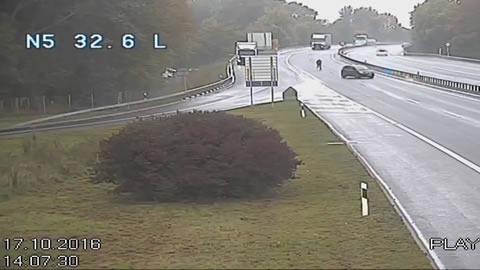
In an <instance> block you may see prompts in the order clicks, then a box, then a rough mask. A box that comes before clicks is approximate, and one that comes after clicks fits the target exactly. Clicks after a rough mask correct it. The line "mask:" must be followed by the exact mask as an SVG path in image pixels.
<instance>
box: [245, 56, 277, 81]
mask: <svg viewBox="0 0 480 270" xmlns="http://www.w3.org/2000/svg"><path fill="white" fill-rule="evenodd" d="M245 77H246V80H245V81H246V82H245V83H246V86H247V87H265V86H278V56H277V55H256V56H249V57H245Z"/></svg>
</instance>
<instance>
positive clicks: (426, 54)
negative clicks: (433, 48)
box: [403, 52, 480, 64]
mask: <svg viewBox="0 0 480 270" xmlns="http://www.w3.org/2000/svg"><path fill="white" fill-rule="evenodd" d="M403 55H405V56H426V57H436V58H442V59H448V60H458V61H464V62H472V63H477V64H480V59H475V58H467V57H458V56H446V55H439V54H434V53H412V52H404V53H403Z"/></svg>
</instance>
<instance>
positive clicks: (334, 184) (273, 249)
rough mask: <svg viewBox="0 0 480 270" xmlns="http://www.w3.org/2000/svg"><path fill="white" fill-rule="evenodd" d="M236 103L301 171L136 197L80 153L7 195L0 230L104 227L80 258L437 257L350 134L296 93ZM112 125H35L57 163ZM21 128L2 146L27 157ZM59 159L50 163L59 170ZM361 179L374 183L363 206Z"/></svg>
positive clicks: (159, 263)
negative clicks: (276, 137)
mask: <svg viewBox="0 0 480 270" xmlns="http://www.w3.org/2000/svg"><path fill="white" fill-rule="evenodd" d="M231 113H233V114H241V115H245V116H247V117H251V118H254V119H257V120H259V121H262V122H264V123H265V124H266V125H269V126H271V127H274V128H275V129H277V130H279V131H280V133H281V134H282V136H283V137H284V138H285V140H286V141H287V143H288V144H289V145H290V146H291V147H292V148H293V149H294V151H295V152H296V153H298V154H299V159H301V160H303V162H304V165H303V166H301V167H300V168H299V170H298V171H297V176H298V179H295V180H290V181H288V182H287V183H286V184H285V185H284V186H283V187H282V188H281V190H279V191H278V192H276V193H275V194H274V195H272V196H271V197H267V198H262V199H258V200H251V201H241V200H238V201H228V202H224V203H215V204H203V205H196V204H179V203H165V204H158V205H154V204H133V205H129V204H126V203H122V202H121V201H119V200H118V199H117V198H116V197H114V195H112V193H111V191H112V190H113V187H112V186H110V185H93V184H90V183H89V182H87V181H86V180H85V176H84V175H83V174H82V169H85V166H86V165H84V166H83V167H82V166H80V168H74V169H72V172H74V173H72V172H69V173H68V175H69V177H65V176H63V178H62V179H61V181H58V182H56V183H55V184H53V183H54V182H52V181H51V180H45V182H44V183H43V184H38V183H36V184H35V186H36V187H37V188H36V189H35V190H30V191H28V192H27V191H26V192H21V193H19V194H14V195H12V196H11V197H9V198H8V199H6V200H4V201H3V202H0V232H1V233H0V234H1V236H2V238H3V237H6V236H8V237H13V236H17V237H19V236H21V237H24V238H33V237H36V238H38V237H50V238H52V239H57V238H61V237H89V238H92V237H99V238H100V239H101V240H102V249H101V250H100V251H88V252H77V254H78V255H79V256H80V260H81V267H82V268H124V269H126V268H136V269H138V268H150V269H153V268H155V269H160V268H182V269H191V268H237V269H238V268H263V269H265V268H291V269H299V268H304V269H305V268H310V269H312V268H324V269H325V268H330V269H332V268H350V269H353V268H370V269H371V268H376V269H384V268H390V269H398V268H402V269H412V268H417V269H418V268H421V269H425V268H431V266H430V264H429V261H428V260H427V258H426V256H425V255H424V254H423V253H422V252H421V250H420V249H419V248H418V247H417V245H416V244H415V241H414V240H413V239H412V237H411V235H410V234H409V232H408V230H407V228H406V227H405V225H404V224H403V223H402V221H401V218H400V217H399V216H398V215H397V214H396V212H395V211H394V209H393V207H392V206H391V205H390V204H389V202H388V200H387V198H386V197H385V195H384V194H383V193H382V191H381V190H380V188H379V186H378V185H377V183H376V182H375V180H373V179H372V178H370V177H369V175H368V174H367V172H366V171H365V169H364V168H363V167H362V166H361V165H360V163H359V162H358V161H357V160H356V159H355V157H354V156H353V155H352V154H351V153H350V152H349V151H348V149H347V148H346V147H345V146H343V145H340V146H338V145H337V146H330V145H328V144H327V143H328V142H331V141H338V139H337V138H336V137H335V136H334V135H333V134H332V133H331V131H330V130H329V129H328V128H327V127H326V126H325V125H324V124H323V123H322V122H321V121H319V120H317V119H316V118H314V117H313V116H312V115H310V114H309V115H308V118H307V119H299V117H298V116H299V113H298V107H297V105H296V104H292V103H279V104H276V105H275V107H274V108H272V107H271V105H266V106H260V107H256V108H248V109H242V110H236V111H233V112H231ZM115 131H116V129H95V130H86V131H83V132H63V133H55V134H54V135H52V134H49V135H39V136H38V137H37V145H52V144H55V143H54V142H56V144H57V145H61V146H60V147H58V146H57V148H59V149H61V151H58V152H59V154H58V155H59V157H57V159H55V158H53V157H50V158H51V159H52V160H53V161H55V162H57V163H60V161H61V160H63V159H68V158H69V157H70V158H72V157H75V158H77V156H78V157H79V160H78V163H80V164H89V162H91V158H92V156H94V154H93V153H94V152H95V151H96V150H97V148H98V144H97V143H95V142H96V141H98V140H100V139H101V138H103V137H105V136H107V135H108V134H112V133H113V132H115ZM26 140H27V141H28V140H29V139H28V137H27V139H25V138H13V139H8V140H2V141H0V149H1V150H0V151H1V152H0V155H2V156H5V155H6V153H7V152H8V153H10V155H16V157H15V158H16V159H17V158H18V159H20V158H25V157H23V156H24V155H25V154H23V148H24V147H23V146H24V145H25V141H26ZM50 147H51V149H50V150H51V151H53V152H55V150H54V149H56V148H55V147H53V146H50ZM52 147H53V148H52ZM32 151H33V152H35V151H36V150H32ZM89 153H90V154H89ZM26 155H27V156H28V155H30V154H26ZM40 158H42V156H40ZM43 158H44V159H45V158H46V157H43ZM26 159H27V160H30V159H32V160H36V159H34V158H33V157H28V158H26ZM45 163H48V161H47V162H45ZM0 164H3V161H2V163H0ZM59 166H60V165H57V166H51V168H49V170H50V173H52V174H56V175H57V178H58V177H59V176H60V175H61V174H60V173H59V171H58V170H59ZM63 166H66V165H63ZM5 169H8V168H6V167H5V168H4V170H5ZM72 175H75V177H73V176H72ZM25 177H26V176H25ZM360 181H366V182H368V183H369V198H370V204H371V209H370V210H371V215H370V216H368V217H365V218H362V217H361V216H360V198H359V197H360V188H359V186H360ZM20 182H22V179H20ZM30 182H32V181H30ZM33 182H34V181H33ZM20 185H21V184H20ZM32 185H33V184H32ZM1 188H4V186H1ZM24 253H28V252H24ZM14 254H16V253H15V252H11V255H14ZM50 254H52V255H53V254H57V253H54V252H51V253H50ZM2 257H3V256H2Z"/></svg>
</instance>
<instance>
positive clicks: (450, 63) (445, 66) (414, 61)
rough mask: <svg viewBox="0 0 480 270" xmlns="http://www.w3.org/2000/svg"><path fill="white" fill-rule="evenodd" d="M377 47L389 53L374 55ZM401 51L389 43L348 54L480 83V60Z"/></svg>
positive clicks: (400, 68) (388, 64) (434, 75)
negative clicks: (387, 54) (467, 60)
mask: <svg viewBox="0 0 480 270" xmlns="http://www.w3.org/2000/svg"><path fill="white" fill-rule="evenodd" d="M377 48H385V49H387V50H388V51H389V53H390V55H389V56H376V49H377ZM402 51H403V49H402V48H401V46H399V45H390V46H377V47H364V48H359V49H355V50H353V51H351V52H350V53H349V54H348V55H349V56H351V57H352V58H354V59H358V60H362V61H364V60H366V61H367V62H368V63H370V64H375V65H379V66H385V67H390V68H393V69H398V70H402V71H407V72H410V73H417V72H420V74H422V75H426V76H431V77H436V78H441V79H445V80H452V81H461V82H464V83H470V84H477V85H480V62H479V63H478V64H477V63H470V62H464V61H456V60H450V59H443V58H435V57H425V56H422V57H419V56H402V55H401V53H402Z"/></svg>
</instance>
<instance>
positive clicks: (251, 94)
mask: <svg viewBox="0 0 480 270" xmlns="http://www.w3.org/2000/svg"><path fill="white" fill-rule="evenodd" d="M248 59H249V60H250V61H248V66H249V68H248V70H249V72H250V75H249V76H248V77H249V81H250V106H253V71H252V57H249V58H248Z"/></svg>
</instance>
